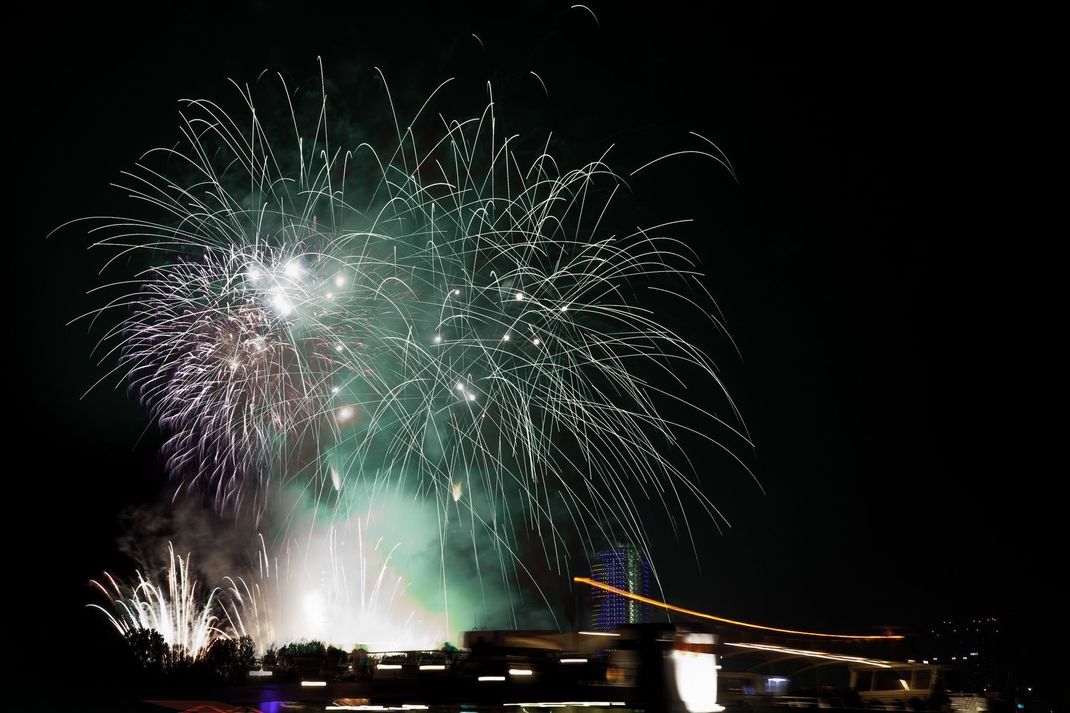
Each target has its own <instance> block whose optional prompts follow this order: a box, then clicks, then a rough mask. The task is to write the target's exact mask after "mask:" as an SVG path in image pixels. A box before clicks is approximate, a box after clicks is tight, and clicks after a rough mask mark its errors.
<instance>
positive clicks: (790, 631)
mask: <svg viewBox="0 0 1070 713" xmlns="http://www.w3.org/2000/svg"><path fill="white" fill-rule="evenodd" d="M572 580H573V581H574V582H580V583H582V584H587V585H590V586H592V587H595V588H597V589H604V590H605V591H607V592H612V593H613V594H619V595H620V596H622V597H626V598H628V599H634V600H635V601H637V602H642V603H644V604H649V605H651V606H655V607H661V608H662V609H668V610H669V611H674V612H679V613H680V614H687V615H688V616H697V617H699V618H700V619H709V620H710V621H719V622H721V623H722V624H732V625H734V626H743V627H746V628H748V629H758V630H760V631H775V632H777V633H778V634H798V635H801V636H819V637H822V638H825V639H862V640H875V639H902V638H904V637H903V636H900V635H898V634H883V635H878V634H869V635H864V634H823V633H821V632H817V631H798V630H796V629H778V628H777V627H775V626H762V625H761V624H750V623H748V622H745V621H736V620H734V619H725V618H724V617H720V616H714V615H713V614H706V613H704V612H700V611H695V610H694V609H684V608H683V607H678V606H676V605H675V604H669V603H668V602H663V601H660V600H658V599H651V598H650V597H644V596H643V595H642V594H635V593H633V592H628V591H625V590H623V589H617V588H616V587H613V586H610V585H608V584H605V583H603V582H599V581H597V580H594V579H591V578H590V577H573V578H572Z"/></svg>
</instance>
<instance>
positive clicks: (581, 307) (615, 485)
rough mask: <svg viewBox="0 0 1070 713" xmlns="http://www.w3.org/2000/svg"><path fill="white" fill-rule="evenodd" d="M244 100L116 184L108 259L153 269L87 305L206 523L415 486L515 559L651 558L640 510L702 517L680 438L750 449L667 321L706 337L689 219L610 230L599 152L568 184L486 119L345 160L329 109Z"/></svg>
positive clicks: (195, 117)
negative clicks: (587, 539) (535, 538)
mask: <svg viewBox="0 0 1070 713" xmlns="http://www.w3.org/2000/svg"><path fill="white" fill-rule="evenodd" d="M283 91H284V94H285V95H286V97H287V98H288V101H289V98H290V97H291V96H292V93H291V92H290V91H289V89H288V88H286V87H285V84H283ZM242 96H243V99H244V102H245V104H246V105H247V109H248V113H247V115H245V116H243V117H241V119H240V121H239V119H236V118H233V117H232V116H230V115H228V114H227V113H225V112H224V111H223V110H222V109H221V108H220V107H219V106H218V105H217V104H215V103H213V102H209V101H203V100H193V101H189V102H187V103H186V107H185V110H184V112H183V119H184V123H183V134H184V139H183V141H182V142H181V144H180V145H179V146H178V147H176V148H170V149H158V150H156V151H152V152H149V153H148V154H146V156H145V157H144V158H143V160H142V161H141V162H140V163H139V164H138V167H137V169H136V170H135V171H133V172H131V173H128V174H126V180H125V181H124V184H123V187H124V188H126V189H127V191H128V192H129V194H130V195H131V197H133V198H134V199H136V200H138V201H141V202H142V203H144V204H147V205H148V206H149V207H150V209H151V211H153V212H154V215H155V217H154V218H148V219H121V220H119V219H105V220H104V224H103V225H102V226H101V227H100V228H99V229H98V230H99V231H100V237H99V239H98V240H97V241H96V243H95V246H96V247H102V248H108V249H112V250H115V251H116V254H115V259H116V260H118V259H119V258H122V259H123V260H124V261H127V262H129V261H131V260H134V261H136V260H139V259H140V260H143V261H144V263H145V265H146V266H145V269H144V270H142V271H140V272H138V273H137V274H136V275H135V276H134V277H133V279H130V280H124V281H122V282H121V283H119V284H114V285H111V287H112V288H115V289H117V290H118V291H119V294H118V296H116V297H115V298H114V299H112V300H111V301H110V302H108V303H107V304H106V305H105V306H104V307H103V308H102V309H100V310H98V311H96V312H94V313H93V315H94V317H101V316H104V315H109V314H110V315H116V316H118V319H117V320H116V321H115V322H114V323H113V324H114V326H113V327H111V328H110V329H108V330H107V332H106V334H105V335H104V337H103V339H102V341H101V344H102V349H103V351H104V352H105V353H106V356H105V359H109V358H114V359H117V362H118V366H117V367H116V368H115V372H114V373H118V374H121V375H123V376H124V377H125V378H126V379H127V381H128V382H129V383H130V384H132V385H133V386H134V388H135V389H136V390H137V392H138V393H139V394H140V396H141V397H142V399H143V400H144V401H145V403H146V404H147V405H148V407H149V408H150V409H151V411H152V413H153V414H154V416H155V418H156V419H157V420H158V422H159V424H160V425H161V426H162V427H163V429H164V430H165V431H166V432H167V433H168V434H169V440H168V444H167V449H168V455H169V464H170V468H171V471H172V472H173V474H174V475H175V476H176V477H178V478H179V479H180V480H181V481H182V482H183V483H185V484H186V485H193V484H196V483H207V484H209V488H210V489H211V491H212V492H213V493H214V494H215V497H216V499H217V502H218V504H219V506H220V507H226V506H239V505H240V504H241V503H243V502H246V501H248V500H250V499H252V500H255V501H256V502H258V503H260V504H261V506H262V504H263V502H264V497H265V495H266V494H267V493H270V492H271V490H272V488H273V487H275V485H273V484H278V485H292V486H295V487H297V488H299V489H302V490H305V491H308V492H311V493H313V494H314V497H315V498H316V499H317V500H318V501H324V502H326V501H327V500H328V499H329V498H330V497H332V493H337V492H339V491H342V490H344V489H345V488H346V487H348V486H349V485H351V484H353V483H357V482H365V481H368V480H369V479H374V480H376V482H379V481H380V480H383V479H390V478H398V479H402V478H404V479H409V480H407V482H410V483H415V484H416V485H415V488H416V492H417V495H422V496H429V495H430V496H431V497H432V498H433V499H434V501H435V502H439V503H441V504H442V512H443V513H444V515H443V517H444V518H445V519H446V520H448V518H450V517H452V518H454V520H457V519H461V518H467V520H468V521H469V522H470V524H471V526H472V527H473V528H476V527H480V528H487V529H489V530H491V531H492V532H493V533H494V536H495V538H497V540H498V541H499V542H500V543H506V546H507V543H508V542H509V541H510V539H511V534H510V533H513V532H515V531H516V530H518V529H519V527H520V525H521V524H523V525H524V526H526V527H530V528H533V529H536V530H538V531H539V532H540V535H541V536H542V541H543V542H544V546H545V547H547V548H552V549H553V550H554V551H555V553H556V554H558V555H561V556H565V555H564V554H563V553H562V552H560V551H558V547H559V543H561V542H563V541H564V540H563V538H562V537H561V530H560V527H559V526H560V524H561V523H567V524H568V525H569V527H570V528H574V529H576V530H579V531H581V532H583V533H584V534H585V536H590V530H591V529H600V530H603V531H605V532H613V533H615V535H614V536H620V535H621V534H623V536H624V537H627V538H630V539H631V540H632V541H634V542H637V543H644V542H645V537H644V535H643V527H642V524H641V522H640V516H639V510H640V505H639V503H640V501H646V500H649V499H655V500H660V501H661V502H662V503H663V504H665V505H666V506H667V507H669V508H670V509H676V510H679V511H683V512H684V513H685V522H686V509H687V508H686V507H685V503H688V504H693V505H698V506H699V507H700V508H703V509H705V510H706V511H707V512H708V513H710V514H711V515H715V513H716V511H715V509H714V508H713V505H712V504H711V503H710V501H709V500H708V499H707V497H706V496H705V495H704V493H703V490H702V489H701V487H700V484H699V481H698V479H697V477H696V476H695V475H694V474H693V472H691V470H690V469H689V468H688V467H687V465H686V458H682V457H681V454H680V452H679V450H680V441H679V438H680V435H681V434H682V433H684V432H687V431H691V432H694V433H698V434H699V435H701V436H703V437H706V438H708V439H709V440H710V441H711V442H713V443H716V444H718V445H720V443H721V442H720V440H719V438H720V437H719V436H716V435H711V434H718V433H719V434H721V435H722V436H724V435H727V436H728V437H729V438H735V437H738V438H741V439H743V440H744V441H745V440H746V438H745V434H743V433H741V432H740V431H739V430H737V428H736V427H733V425H731V424H729V423H727V422H725V421H723V420H722V419H720V418H719V417H717V416H715V415H714V413H713V412H712V410H710V409H707V408H706V407H704V406H701V405H698V404H693V403H691V402H690V401H689V400H688V398H687V396H686V387H687V385H686V384H685V383H684V380H685V379H688V378H691V377H692V376H695V375H697V376H698V377H700V378H702V379H704V380H706V381H707V382H708V383H709V384H712V385H714V386H715V387H716V388H719V389H720V388H721V383H720V381H719V379H718V377H717V374H716V370H715V366H714V364H713V362H712V360H711V359H710V357H709V356H708V355H707V354H705V353H704V352H703V351H702V350H701V349H700V348H698V347H697V346H695V345H694V344H693V343H692V342H690V341H688V339H686V338H685V337H684V336H683V335H682V334H680V333H678V332H677V331H675V330H674V329H673V328H671V327H670V326H667V322H679V321H680V320H679V314H683V313H685V312H684V310H690V311H691V312H692V313H693V314H694V315H695V316H696V317H698V318H699V319H701V320H703V321H705V322H706V323H707V324H708V325H710V326H711V327H712V328H719V327H720V324H719V322H718V320H717V318H716V316H715V311H714V307H713V303H712V300H710V299H709V295H708V293H707V292H706V291H705V289H704V288H703V287H702V284H701V274H700V273H699V272H698V269H697V266H696V261H695V260H694V258H693V256H692V254H691V252H690V251H689V249H688V248H687V247H686V245H684V244H683V243H682V242H680V241H679V240H677V239H675V238H673V237H672V236H671V231H672V227H673V225H675V224H676V223H674V222H670V223H665V224H660V225H651V226H646V227H643V228H638V229H634V230H630V231H625V232H623V233H620V234H610V233H609V232H608V230H607V229H606V227H605V222H606V221H605V216H606V214H607V212H608V211H609V208H610V205H611V203H612V202H613V200H614V199H615V198H616V197H617V196H618V195H619V194H620V193H621V191H622V189H624V190H626V184H625V183H624V181H623V180H622V179H621V177H620V176H618V175H616V174H615V173H614V172H613V171H612V170H611V169H610V168H609V166H608V164H607V162H606V160H605V159H606V157H605V156H603V157H601V158H600V159H599V160H597V161H594V162H591V163H589V164H587V165H585V166H582V167H581V168H578V169H575V170H568V171H562V170H560V169H559V168H558V165H557V163H556V162H555V160H554V159H553V157H552V156H551V155H550V154H549V153H548V151H547V150H546V147H545V146H544V147H543V148H542V150H535V151H531V150H527V148H526V149H525V150H523V151H521V150H517V146H518V142H519V139H518V137H515V136H506V137H503V136H502V135H501V134H500V129H499V127H498V125H497V120H496V118H495V115H494V109H493V102H491V103H490V104H489V105H488V106H487V108H486V109H485V110H484V111H483V112H482V113H481V114H479V115H477V116H475V117H472V118H470V119H466V120H460V121H451V120H447V119H445V118H442V117H439V118H438V122H437V123H436V122H434V121H432V120H430V119H425V118H422V117H421V113H422V112H423V109H422V110H421V112H418V113H417V115H416V116H414V117H413V119H412V120H411V121H410V122H409V123H408V124H407V125H405V126H404V128H402V126H401V125H400V124H397V122H396V118H395V128H396V143H394V144H393V145H391V146H387V147H386V148H385V149H383V147H379V148H378V149H377V148H375V147H372V146H370V145H369V144H367V143H362V144H360V145H358V146H354V147H350V148H344V147H340V146H338V145H336V144H335V143H333V140H332V139H331V137H330V133H331V132H330V131H329V130H328V124H329V121H328V111H327V96H326V93H323V94H321V95H320V96H318V97H317V102H318V107H319V108H318V118H317V120H316V122H315V124H314V125H313V126H311V127H308V128H309V130H308V131H304V130H303V129H302V128H301V127H300V122H299V121H298V120H297V119H296V118H295V116H296V114H295V112H294V110H293V109H292V104H291V105H290V107H291V108H290V119H292V128H290V129H288V130H287V132H280V131H277V130H275V129H271V128H268V127H267V126H266V125H265V123H264V120H263V119H262V116H261V115H260V114H258V113H257V112H256V111H255V109H254V102H253V95H252V91H251V90H249V89H243V90H242ZM432 96H433V95H432ZM430 101H431V99H429V100H428V103H430ZM427 106H428V104H425V108H426V107H427ZM391 111H392V112H394V109H393V106H391ZM393 115H394V116H395V117H396V116H397V114H396V112H394V114H393ZM427 123H431V124H433V125H436V126H438V127H439V130H438V132H437V137H436V138H434V139H432V140H429V141H422V140H419V139H418V136H423V135H424V134H425V132H424V131H419V130H417V129H414V127H417V126H423V125H425V124H427ZM287 133H289V134H290V135H289V136H287V135H286V134H287ZM284 146H289V147H291V149H290V150H286V151H284V150H283V147H284ZM710 146H712V144H711V145H710ZM691 153H703V154H704V155H708V156H711V157H713V158H714V159H715V160H717V161H719V162H720V161H722V157H720V156H719V154H717V153H716V152H715V148H709V147H704V148H703V150H702V151H695V152H691ZM524 156H526V157H527V158H523V157H524ZM644 168H645V167H644ZM677 222H683V221H677ZM669 311H673V312H678V313H679V314H676V315H674V318H673V319H672V320H665V319H664V317H665V314H666V312H669ZM684 374H687V375H688V376H684ZM721 391H722V393H723V389H721ZM704 393H706V392H704ZM723 395H724V398H725V402H726V403H727V404H728V405H729V406H730V407H731V400H730V399H728V397H727V394H723ZM667 404H668V405H669V407H670V408H669V410H668V411H667V410H666V408H665V407H666V405H667ZM688 410H690V411H693V412H695V413H697V414H698V416H699V417H700V418H701V419H703V420H704V422H705V425H704V426H702V427H699V428H696V427H695V426H694V425H693V424H694V423H695V418H694V415H692V416H686V417H684V416H680V415H679V414H680V413H681V412H682V411H688ZM730 410H731V412H732V413H733V414H734V407H731V408H730ZM670 412H671V413H674V414H677V415H676V416H675V417H672V418H670V417H669V416H667V415H666V414H667V413H670ZM734 418H735V417H734ZM686 424H692V425H686ZM451 507H452V508H453V510H451V509H450V508H451ZM451 512H452V513H454V514H452V515H450V514H449V513H451ZM446 520H443V522H445V521H446ZM440 527H445V525H443V524H442V523H440ZM510 554H511V550H510ZM565 557H566V559H567V556H565Z"/></svg>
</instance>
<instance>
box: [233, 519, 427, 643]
mask: <svg viewBox="0 0 1070 713" xmlns="http://www.w3.org/2000/svg"><path fill="white" fill-rule="evenodd" d="M368 535H369V532H368V527H367V523H366V522H363V521H361V520H357V521H356V522H354V523H344V524H342V525H337V526H331V527H330V528H328V530H327V531H326V532H325V533H322V534H314V535H310V539H309V540H304V539H303V538H302V539H300V540H299V539H296V538H291V539H290V541H289V542H287V543H286V545H285V547H284V548H283V551H282V557H281V563H280V561H279V560H280V558H279V557H277V556H271V555H269V553H268V551H267V547H266V544H265V542H264V539H263V537H262V536H261V538H260V543H261V549H260V550H259V551H258V553H257V564H258V572H257V574H256V575H255V576H254V577H250V578H244V577H229V576H228V577H226V582H225V584H226V586H225V589H224V591H223V594H222V596H221V597H220V598H219V605H220V607H221V609H222V615H221V617H220V619H221V621H224V620H225V622H226V624H227V630H228V631H230V632H232V635H234V636H243V635H247V636H250V637H252V639H253V641H254V642H255V644H256V646H257V649H258V652H259V653H260V654H261V655H262V654H263V653H264V651H265V650H266V649H267V648H269V647H271V646H273V645H274V646H279V645H283V644H287V643H290V642H293V641H300V640H303V639H307V638H315V639H320V640H322V641H324V642H325V643H328V644H334V645H338V646H341V647H345V648H349V647H352V646H354V645H355V644H362V645H364V646H366V647H368V648H369V649H370V650H372V651H389V650H397V649H430V648H435V647H437V646H440V645H441V644H442V642H443V641H445V640H447V638H448V632H447V626H446V623H445V618H444V616H437V617H436V616H432V615H429V614H428V613H427V612H425V611H423V610H422V608H421V607H420V606H419V605H418V604H417V603H416V602H415V601H413V600H412V598H411V597H409V596H408V593H407V592H406V589H407V585H406V582H405V581H404V579H403V578H402V577H401V576H400V575H399V574H398V573H397V572H396V571H394V569H393V567H392V563H391V560H392V558H393V557H394V555H395V552H396V550H397V548H398V547H399V545H398V544H395V545H393V546H391V547H387V546H386V545H384V543H383V539H382V538H381V537H380V538H377V539H375V541H374V542H371V541H367V540H366V539H365V538H366V537H367V536H368ZM298 553H299V554H298ZM347 565H348V566H347ZM353 567H355V569H354V568H353Z"/></svg>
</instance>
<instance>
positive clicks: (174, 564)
mask: <svg viewBox="0 0 1070 713" xmlns="http://www.w3.org/2000/svg"><path fill="white" fill-rule="evenodd" d="M167 550H168V554H169V556H170V565H169V567H168V569H167V585H166V586H161V585H158V584H156V583H155V582H153V581H152V580H151V579H148V578H146V577H145V576H144V575H142V574H141V572H138V573H137V579H138V583H137V584H136V585H135V586H133V587H130V588H125V587H123V586H122V585H120V584H119V583H118V582H117V581H116V580H115V579H114V578H113V577H112V576H111V575H110V574H108V573H106V572H105V573H104V577H105V580H106V582H107V584H106V585H105V584H102V583H101V582H98V581H97V580H92V581H91V584H92V585H93V586H95V587H96V588H97V589H99V590H100V591H101V593H103V594H104V596H106V597H107V598H108V599H109V600H110V601H111V611H109V610H107V609H105V608H104V607H102V606H99V605H97V604H90V605H89V606H90V607H93V608H95V609H99V610H100V611H102V612H104V614H105V615H106V616H107V617H108V620H109V621H111V623H112V625H113V626H114V627H115V629H116V630H117V631H118V632H119V633H120V634H122V635H123V636H126V635H127V634H130V633H131V632H135V631H139V630H148V631H156V632H159V634H160V635H161V636H162V637H163V641H164V643H165V644H167V646H168V647H169V648H170V649H171V650H172V651H177V652H178V653H180V654H181V655H183V656H188V657H189V658H191V659H194V660H195V659H199V658H202V657H203V656H204V655H205V653H207V651H208V649H209V647H211V645H212V643H213V642H214V641H216V640H217V639H220V638H229V637H228V635H227V634H226V633H225V632H224V631H223V630H222V629H220V628H218V627H217V626H216V624H217V622H218V618H217V617H216V615H215V611H216V594H217V593H218V590H215V589H213V590H212V591H211V592H209V594H208V597H207V598H206V599H204V600H203V601H202V600H201V599H200V598H199V597H198V593H197V580H195V579H193V578H192V577H191V575H190V566H189V565H190V562H189V557H190V556H189V555H188V554H187V555H186V558H185V559H182V558H181V557H176V556H175V549H174V547H173V546H171V544H170V543H168V546H167Z"/></svg>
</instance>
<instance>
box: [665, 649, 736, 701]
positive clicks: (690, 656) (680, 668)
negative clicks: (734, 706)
mask: <svg viewBox="0 0 1070 713" xmlns="http://www.w3.org/2000/svg"><path fill="white" fill-rule="evenodd" d="M672 664H673V665H672V669H673V677H674V679H675V681H676V692H677V695H679V696H680V700H681V701H682V702H683V704H684V706H686V707H687V710H688V713H721V711H723V710H724V706H722V705H718V704H717V657H716V656H715V655H714V653H713V634H684V635H683V636H681V637H679V638H678V639H677V640H676V644H675V646H673V650H672Z"/></svg>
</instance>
